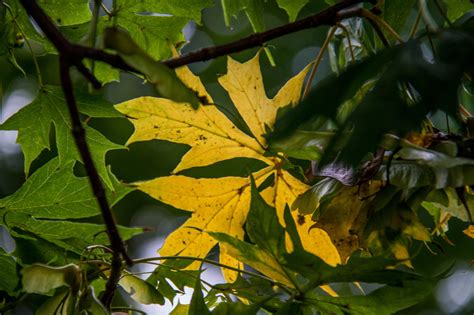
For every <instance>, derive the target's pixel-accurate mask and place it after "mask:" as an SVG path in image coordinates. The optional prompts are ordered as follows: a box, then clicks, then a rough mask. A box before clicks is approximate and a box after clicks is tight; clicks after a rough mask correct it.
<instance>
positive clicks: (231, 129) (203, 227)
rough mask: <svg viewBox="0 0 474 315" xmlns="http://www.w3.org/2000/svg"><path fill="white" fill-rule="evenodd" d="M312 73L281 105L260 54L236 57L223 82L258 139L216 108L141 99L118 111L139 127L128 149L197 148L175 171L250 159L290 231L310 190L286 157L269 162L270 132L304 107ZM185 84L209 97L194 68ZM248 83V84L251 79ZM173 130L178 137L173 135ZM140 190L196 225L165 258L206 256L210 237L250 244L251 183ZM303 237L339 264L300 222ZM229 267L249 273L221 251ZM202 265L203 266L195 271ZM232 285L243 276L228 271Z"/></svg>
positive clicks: (184, 183) (182, 182) (183, 72)
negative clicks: (289, 211) (284, 163)
mask: <svg viewBox="0 0 474 315" xmlns="http://www.w3.org/2000/svg"><path fill="white" fill-rule="evenodd" d="M307 71H308V67H306V68H305V69H303V70H302V71H301V72H300V73H299V74H297V75H296V76H295V77H293V78H292V79H290V80H289V81H288V82H287V83H286V84H285V86H283V87H282V89H281V90H280V91H279V92H278V93H277V95H276V96H275V97H274V98H273V99H269V98H268V97H267V95H266V92H265V89H264V86H263V82H262V75H261V72H260V66H259V59H258V55H257V56H256V57H254V58H253V59H251V60H250V61H248V62H246V63H239V62H237V61H234V60H233V59H230V58H229V61H228V73H227V74H226V75H224V76H222V77H220V78H219V82H220V83H221V85H222V86H223V87H224V88H225V89H226V90H227V91H228V93H229V96H230V98H231V99H232V100H233V101H234V104H235V106H236V108H237V110H238V111H239V113H240V115H241V116H242V118H243V119H244V121H245V122H246V124H247V125H248V127H249V129H250V131H251V132H252V134H253V135H254V137H255V138H254V137H251V136H249V135H247V134H245V133H244V132H243V131H240V130H239V129H238V128H237V127H236V126H235V125H234V124H233V123H232V122H231V121H230V120H229V119H228V118H227V117H226V116H225V115H224V114H222V113H221V112H220V111H219V110H218V109H217V108H216V107H215V106H200V107H199V108H198V110H197V111H193V110H192V108H191V107H190V106H186V105H184V104H176V103H174V102H171V101H169V100H164V99H158V98H150V97H145V98H138V99H135V100H131V101H128V102H125V103H122V104H119V105H118V106H117V109H118V110H119V111H121V112H122V113H124V114H126V115H127V117H129V118H130V120H131V122H132V123H133V124H134V126H135V132H134V134H133V135H132V137H131V138H130V139H129V141H128V143H129V144H130V143H133V142H136V141H143V140H152V139H164V140H169V141H173V142H179V143H185V144H189V145H190V146H191V149H190V150H189V151H188V152H187V153H186V154H185V155H184V157H183V159H182V161H181V163H180V164H179V165H178V166H177V167H176V169H175V170H174V171H175V172H178V171H180V170H183V169H187V168H191V167H195V166H204V165H210V164H212V163H216V162H218V161H223V160H227V159H232V158H237V157H250V158H255V159H259V160H261V161H263V162H265V163H266V164H267V165H268V166H267V167H264V168H263V169H261V170H259V171H257V172H255V173H253V177H254V178H255V180H256V182H257V185H260V184H261V183H262V182H263V181H264V180H266V179H267V178H269V177H273V178H274V179H273V183H272V184H271V185H270V187H268V188H267V189H266V190H265V191H264V192H263V196H264V198H265V200H266V201H267V202H268V203H269V204H270V205H271V206H274V207H275V208H276V211H277V215H278V217H279V219H280V223H281V224H284V221H283V211H284V208H285V206H286V205H289V204H292V203H293V201H294V199H295V198H296V196H298V195H299V194H301V193H302V192H304V191H306V189H307V186H306V185H305V184H304V183H303V182H301V181H300V180H298V179H296V178H295V177H294V176H292V175H291V174H290V173H289V172H288V171H285V170H283V169H280V162H279V159H278V158H272V157H265V156H264V153H265V150H266V141H265V138H263V136H262V135H263V133H264V132H265V130H266V129H267V128H271V127H272V126H273V124H274V122H275V118H276V114H277V110H278V108H280V107H284V106H288V105H291V104H296V103H297V102H298V100H299V98H300V93H301V87H302V84H303V80H304V77H305V75H306V73H307ZM178 76H179V78H180V79H181V80H182V81H183V82H184V83H185V84H186V85H187V86H189V87H190V88H192V89H193V90H196V91H198V92H199V94H200V95H207V93H206V92H205V89H204V87H203V86H202V84H201V83H200V81H199V78H197V77H195V76H193V75H192V73H191V72H190V71H189V70H188V69H187V68H184V67H183V68H182V69H180V70H179V71H178ZM244 77H245V78H246V80H243V78H244ZM170 129H171V132H170ZM138 188H139V189H140V190H142V191H144V192H146V193H148V194H149V195H151V196H152V197H154V198H156V199H158V200H160V201H162V202H164V203H167V204H170V205H172V206H174V207H177V208H180V209H183V210H188V211H192V212H193V214H192V216H191V218H190V219H189V220H188V221H186V222H185V223H184V224H183V226H182V227H181V228H179V229H178V230H176V231H175V232H173V233H172V234H171V235H170V236H168V238H167V240H166V242H165V244H164V246H163V248H162V249H161V250H160V254H161V255H166V256H168V255H178V254H179V255H188V256H197V257H204V256H206V255H207V253H208V252H209V251H210V250H211V248H212V247H214V245H215V244H216V243H217V242H216V240H214V239H213V238H212V237H211V236H209V235H208V234H207V233H204V232H203V231H206V232H220V233H226V234H229V235H231V236H233V237H237V238H239V239H243V237H244V229H243V224H244V222H245V219H246V216H247V212H248V210H249V206H250V179H249V177H220V178H199V179H197V178H190V177H186V176H180V175H175V176H169V177H161V178H156V179H154V180H150V181H146V182H142V183H139V184H138ZM294 219H295V220H298V222H299V223H298V231H299V233H300V237H301V239H302V242H303V244H304V246H305V248H307V249H308V250H309V251H311V252H314V253H317V254H318V255H322V257H324V259H325V260H327V261H328V262H329V263H331V264H336V263H338V262H339V256H338V254H337V252H336V251H335V249H334V247H333V245H332V244H331V242H330V241H329V239H328V238H327V236H325V235H324V232H322V231H319V232H317V231H310V232H308V230H309V227H310V226H311V222H310V220H309V217H308V218H298V215H297V214H296V213H295V214H294ZM220 259H221V262H222V263H224V264H226V265H231V266H234V267H237V268H241V267H242V265H241V263H239V262H238V261H236V260H235V259H234V258H232V257H230V256H228V255H227V254H226V253H225V250H224V251H222V252H221V258H220ZM194 266H196V265H194ZM224 275H225V276H226V278H227V280H229V281H234V280H235V279H236V272H234V271H229V270H224Z"/></svg>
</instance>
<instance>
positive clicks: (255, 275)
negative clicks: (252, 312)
mask: <svg viewBox="0 0 474 315" xmlns="http://www.w3.org/2000/svg"><path fill="white" fill-rule="evenodd" d="M155 260H194V261H200V262H203V263H208V264H210V265H214V266H218V267H221V268H226V269H229V270H233V271H237V272H240V273H243V274H246V275H249V276H252V277H256V278H260V279H263V280H267V281H269V282H271V283H272V284H274V285H276V286H278V287H279V288H281V289H282V290H283V291H285V292H286V293H288V294H290V295H291V294H293V292H292V291H291V289H289V288H288V287H287V286H285V285H284V284H282V283H279V282H277V281H275V280H273V279H271V278H268V277H267V276H264V275H261V274H258V273H255V272H252V271H247V270H244V269H239V268H236V267H232V266H228V265H225V264H222V263H219V262H217V261H214V260H211V259H207V258H200V257H192V256H157V257H148V258H140V259H134V260H133V263H134V264H141V263H149V262H153V261H155Z"/></svg>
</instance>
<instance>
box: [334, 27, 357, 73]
mask: <svg viewBox="0 0 474 315" xmlns="http://www.w3.org/2000/svg"><path fill="white" fill-rule="evenodd" d="M337 27H338V28H340V29H342V31H343V33H344V34H345V35H346V40H347V44H348V46H349V52H350V54H351V63H352V64H354V63H355V62H356V58H355V53H354V48H353V47H352V39H351V34H350V33H349V30H348V29H347V27H345V26H344V25H343V24H342V23H337Z"/></svg>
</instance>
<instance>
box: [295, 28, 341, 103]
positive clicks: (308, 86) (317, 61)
mask: <svg viewBox="0 0 474 315" xmlns="http://www.w3.org/2000/svg"><path fill="white" fill-rule="evenodd" d="M336 30H337V26H333V27H331V30H330V31H329V33H328V36H326V39H325V40H324V43H323V45H322V46H321V49H320V50H319V52H318V54H317V55H316V58H315V59H314V61H313V63H314V64H313V67H312V68H311V73H310V74H309V78H308V81H307V82H306V86H305V88H304V91H303V98H305V97H306V95H308V93H309V90H310V89H311V84H312V83H313V80H314V76H315V74H316V70H318V68H319V65H320V64H321V60H323V56H324V53H325V52H326V49H327V48H328V46H329V43H330V42H331V39H332V37H333V36H334V33H336Z"/></svg>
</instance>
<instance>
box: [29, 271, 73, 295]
mask: <svg viewBox="0 0 474 315" xmlns="http://www.w3.org/2000/svg"><path fill="white" fill-rule="evenodd" d="M21 273H22V285H23V290H25V291H26V292H28V293H39V294H46V293H48V292H50V291H51V290H54V289H56V288H59V287H62V286H68V287H70V288H71V290H73V291H77V290H78V289H79V285H80V282H81V269H80V268H79V267H78V266H77V265H74V264H70V265H66V266H62V267H50V266H46V265H40V264H35V265H31V266H27V267H25V268H23V270H22V271H21Z"/></svg>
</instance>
